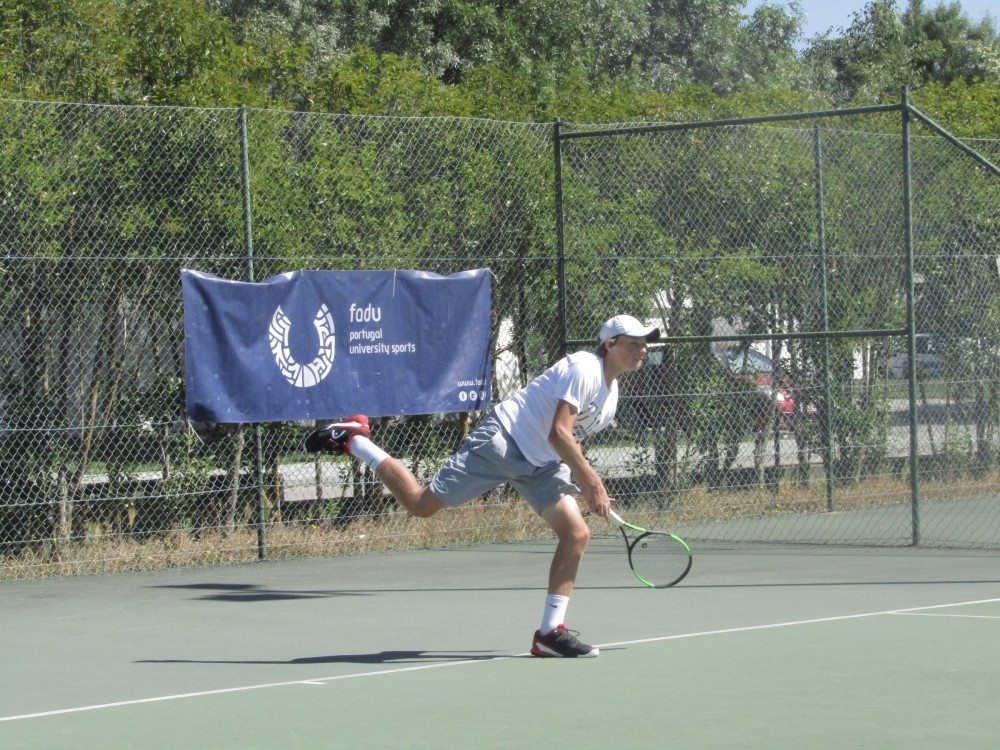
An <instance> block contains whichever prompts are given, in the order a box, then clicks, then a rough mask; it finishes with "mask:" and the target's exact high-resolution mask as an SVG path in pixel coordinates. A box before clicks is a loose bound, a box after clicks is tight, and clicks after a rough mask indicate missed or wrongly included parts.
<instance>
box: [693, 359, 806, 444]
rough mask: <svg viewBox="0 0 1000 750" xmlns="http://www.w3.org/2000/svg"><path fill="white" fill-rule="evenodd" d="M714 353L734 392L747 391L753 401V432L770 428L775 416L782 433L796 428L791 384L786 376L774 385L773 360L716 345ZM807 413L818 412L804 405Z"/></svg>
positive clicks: (781, 377) (782, 376) (783, 375)
mask: <svg viewBox="0 0 1000 750" xmlns="http://www.w3.org/2000/svg"><path fill="white" fill-rule="evenodd" d="M712 353H713V354H714V355H715V358H716V359H717V360H718V361H719V364H720V365H722V371H723V373H724V375H725V376H726V378H727V379H729V380H730V381H731V382H732V385H733V387H734V390H737V391H738V392H741V391H742V392H747V393H746V395H748V396H749V397H750V398H751V399H752V400H753V412H754V414H755V423H754V430H755V431H757V432H760V431H762V430H766V429H768V428H769V421H770V420H769V415H771V414H774V415H775V419H776V423H775V424H776V426H777V428H778V429H779V430H783V431H787V432H791V431H792V430H794V429H795V408H796V404H795V398H794V396H793V395H792V381H791V378H790V377H789V376H788V374H787V373H785V374H782V375H781V376H780V378H779V380H778V382H777V383H775V375H774V370H775V367H774V360H772V359H771V358H770V357H767V356H765V355H764V354H761V353H760V352H758V351H757V350H756V349H750V348H730V347H725V346H720V345H718V344H715V345H713V346H712ZM803 407H804V409H805V411H806V412H809V411H815V406H813V405H812V404H808V405H803Z"/></svg>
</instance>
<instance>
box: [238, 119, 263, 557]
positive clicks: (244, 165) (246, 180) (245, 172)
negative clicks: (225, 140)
mask: <svg viewBox="0 0 1000 750" xmlns="http://www.w3.org/2000/svg"><path fill="white" fill-rule="evenodd" d="M239 125H240V182H241V184H242V188H243V250H244V252H245V253H246V262H247V281H255V279H254V268H253V223H252V220H251V217H252V214H251V210H250V148H249V145H248V140H249V139H248V138H247V108H246V105H245V104H241V105H240V114H239ZM253 436H254V479H255V483H256V485H257V558H258V559H260V560H266V559H267V498H266V497H265V495H264V446H263V443H264V439H263V435H262V434H261V429H260V425H259V424H255V425H254V426H253Z"/></svg>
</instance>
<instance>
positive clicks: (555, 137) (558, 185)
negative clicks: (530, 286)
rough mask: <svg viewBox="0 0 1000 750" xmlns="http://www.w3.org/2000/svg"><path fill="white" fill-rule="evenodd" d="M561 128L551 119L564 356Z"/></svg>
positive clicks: (564, 290) (562, 353)
mask: <svg viewBox="0 0 1000 750" xmlns="http://www.w3.org/2000/svg"><path fill="white" fill-rule="evenodd" d="M561 136H562V130H561V128H560V124H559V118H558V117H557V118H555V119H554V120H553V121H552V147H553V167H554V171H555V189H556V196H555V197H556V216H555V219H556V279H557V283H558V289H559V305H558V309H559V356H561V357H564V356H566V350H567V347H568V344H567V338H568V332H567V326H566V314H567V313H566V245H565V236H564V235H563V218H564V217H563V184H562V138H561Z"/></svg>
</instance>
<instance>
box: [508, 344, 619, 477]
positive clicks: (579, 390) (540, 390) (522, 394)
mask: <svg viewBox="0 0 1000 750" xmlns="http://www.w3.org/2000/svg"><path fill="white" fill-rule="evenodd" d="M560 400H562V401H566V402H568V403H570V404H572V405H573V406H575V407H576V409H577V415H576V424H575V425H574V427H573V435H574V437H575V438H576V439H577V442H580V441H582V440H583V439H584V438H585V437H586V436H587V435H592V434H594V433H595V432H597V431H599V430H603V429H604V428H605V427H607V426H608V425H609V424H611V421H612V420H613V419H614V418H615V409H616V408H617V406H618V383H617V382H613V383H612V384H611V387H610V388H608V385H607V383H606V382H605V381H604V360H603V359H601V358H600V357H598V356H597V355H596V354H594V353H592V352H576V353H575V354H570V355H569V356H566V357H563V358H562V359H561V360H559V361H558V362H556V363H555V364H554V365H552V367H550V368H549V369H548V370H546V371H545V372H543V373H542V374H541V375H539V376H538V377H537V378H535V379H534V380H532V381H531V382H530V383H528V385H527V386H525V387H524V388H522V389H521V390H520V391H518V392H517V393H515V394H514V395H513V396H511V397H510V398H508V399H507V400H506V401H501V402H500V403H499V404H497V405H496V407H495V408H494V413H495V414H496V416H497V418H498V419H499V420H500V424H502V425H503V426H504V428H505V429H506V430H507V432H509V433H510V435H511V437H513V438H514V442H516V443H517V447H518V448H520V449H521V452H522V453H523V454H524V457H525V458H527V459H528V460H529V461H530V462H531V463H533V464H534V465H535V466H544V465H545V464H547V463H550V462H552V461H559V460H560V458H559V454H558V453H556V452H555V450H554V449H553V448H552V445H551V444H550V443H549V432H550V431H551V429H552V419H553V417H555V413H556V406H557V405H558V404H559V401H560Z"/></svg>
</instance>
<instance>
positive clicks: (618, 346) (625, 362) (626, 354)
mask: <svg viewBox="0 0 1000 750" xmlns="http://www.w3.org/2000/svg"><path fill="white" fill-rule="evenodd" d="M648 350H649V343H648V342H647V341H646V339H644V338H643V337H642V336H619V337H618V338H617V339H615V342H614V344H613V345H612V346H611V347H610V348H609V349H608V354H609V355H610V356H613V357H614V358H615V361H616V362H617V363H618V365H619V368H618V369H620V370H621V372H627V371H629V370H638V369H639V368H640V367H641V366H642V360H644V359H645V358H646V352H647V351H648Z"/></svg>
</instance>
